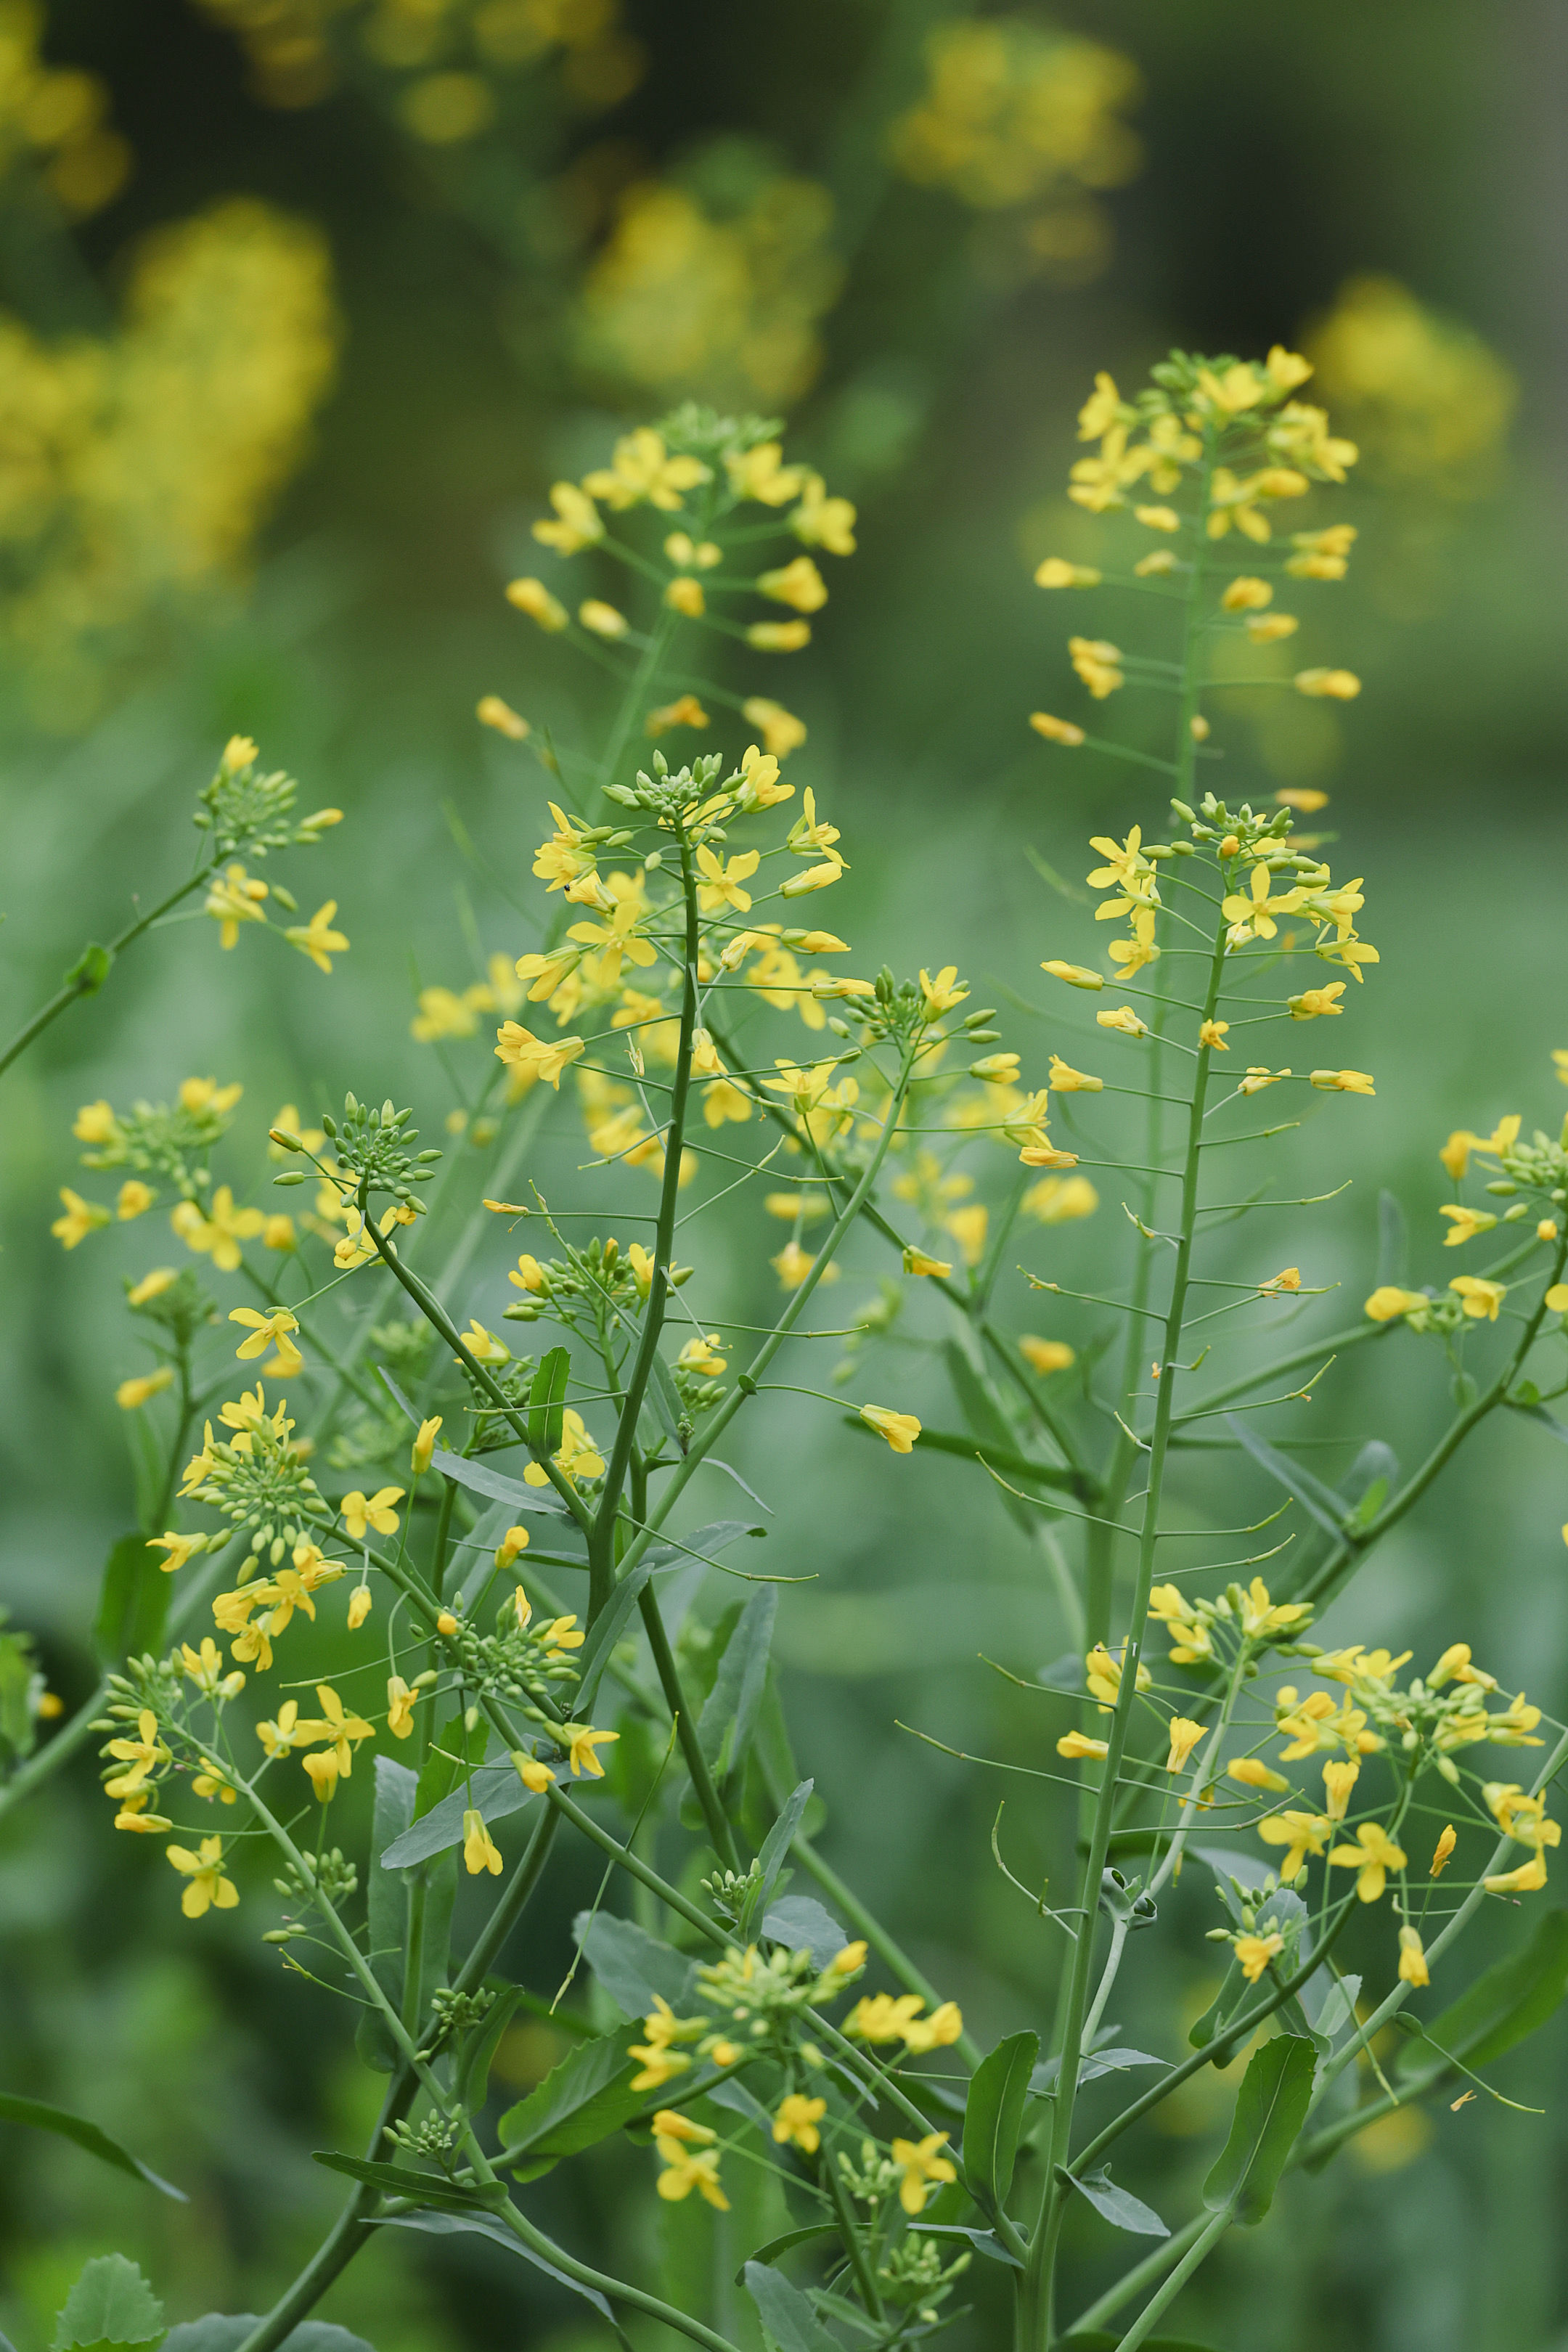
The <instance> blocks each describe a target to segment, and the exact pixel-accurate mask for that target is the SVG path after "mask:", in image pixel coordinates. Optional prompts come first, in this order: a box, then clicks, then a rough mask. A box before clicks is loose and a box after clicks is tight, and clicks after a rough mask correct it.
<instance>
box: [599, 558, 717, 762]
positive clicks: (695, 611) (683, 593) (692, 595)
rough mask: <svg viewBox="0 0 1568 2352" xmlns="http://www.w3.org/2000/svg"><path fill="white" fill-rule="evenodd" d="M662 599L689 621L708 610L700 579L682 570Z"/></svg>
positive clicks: (698, 618)
mask: <svg viewBox="0 0 1568 2352" xmlns="http://www.w3.org/2000/svg"><path fill="white" fill-rule="evenodd" d="M664 601H665V603H666V604H668V606H669V608H670V610H671V612H673V613H681V614H684V615H685V617H686V618H687V620H689V621H699V620H700V619H701V617H702V615H703V614H704V613H705V612H706V611H707V610H708V599H707V597H706V596H705V595H704V594H703V593H702V583H701V582H700V580H693V579H692V578H691V577H690V575H689V573H687V572H679V573H678V574H677V576H676V577H675V579H673V580H672V581H671V582H670V583H669V585H668V587H667V588H666V590H665V592H664ZM606 609H607V608H606ZM648 731H649V732H650V734H651V733H655V732H658V731H659V730H656V729H654V728H652V727H651V726H650V728H649V730H648Z"/></svg>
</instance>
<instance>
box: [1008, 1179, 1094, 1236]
mask: <svg viewBox="0 0 1568 2352" xmlns="http://www.w3.org/2000/svg"><path fill="white" fill-rule="evenodd" d="M1099 1206H1100V1195H1099V1193H1098V1192H1096V1191H1095V1189H1094V1186H1093V1185H1092V1184H1091V1183H1090V1182H1089V1178H1088V1177H1087V1176H1047V1177H1044V1178H1042V1180H1041V1181H1040V1182H1039V1183H1038V1184H1031V1185H1030V1187H1029V1189H1028V1191H1027V1192H1026V1193H1025V1195H1024V1199H1023V1208H1024V1213H1025V1214H1026V1216H1030V1217H1037V1218H1038V1220H1039V1222H1040V1223H1041V1224H1042V1225H1066V1224H1071V1223H1073V1222H1074V1221H1075V1220H1076V1219H1077V1218H1079V1217H1092V1216H1093V1214H1094V1213H1095V1211H1096V1209H1098V1208H1099Z"/></svg>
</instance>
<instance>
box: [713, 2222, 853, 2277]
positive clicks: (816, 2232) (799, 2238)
mask: <svg viewBox="0 0 1568 2352" xmlns="http://www.w3.org/2000/svg"><path fill="white" fill-rule="evenodd" d="M837 2235H838V2224H837V2221H808V2222H807V2223H806V2225H805V2229H804V2230H786V2231H784V2235H783V2237H782V2238H770V2239H769V2240H768V2242H767V2244H766V2245H765V2246H759V2247H758V2248H757V2251H756V2252H755V2253H754V2254H752V2255H750V2256H748V2260H749V2261H751V2262H753V2263H771V2262H772V2261H773V2256H774V2255H775V2254H787V2253H788V2252H789V2251H790V2248H791V2247H792V2246H807V2245H810V2243H811V2242H812V2241H813V2239H815V2238H836V2237H837ZM735 2284H736V2285H737V2286H744V2285H745V2284H746V2265H745V2263H742V2265H741V2267H740V2269H739V2270H738V2271H737V2272H736V2273H735Z"/></svg>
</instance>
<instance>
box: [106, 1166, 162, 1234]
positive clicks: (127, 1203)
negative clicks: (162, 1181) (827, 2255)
mask: <svg viewBox="0 0 1568 2352" xmlns="http://www.w3.org/2000/svg"><path fill="white" fill-rule="evenodd" d="M157 1197H158V1195H157V1194H156V1192H154V1191H153V1187H152V1186H151V1184H143V1183H142V1181H141V1179H140V1178H139V1177H135V1176H132V1177H128V1178H127V1179H126V1181H125V1182H124V1183H123V1184H121V1188H120V1191H119V1192H118V1194H117V1195H116V1197H115V1202H114V1213H115V1215H116V1216H117V1217H118V1218H119V1219H120V1221H121V1223H122V1224H126V1223H130V1221H131V1219H132V1217H140V1216H143V1215H145V1213H146V1212H147V1211H148V1210H149V1209H150V1208H151V1207H152V1205H153V1202H154V1201H155V1200H156V1199H157Z"/></svg>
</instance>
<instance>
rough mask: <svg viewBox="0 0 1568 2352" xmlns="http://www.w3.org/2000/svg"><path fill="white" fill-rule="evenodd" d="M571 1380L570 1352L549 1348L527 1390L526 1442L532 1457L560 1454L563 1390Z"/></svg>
mask: <svg viewBox="0 0 1568 2352" xmlns="http://www.w3.org/2000/svg"><path fill="white" fill-rule="evenodd" d="M571 1379H572V1356H571V1351H570V1350H569V1349H565V1348H552V1349H550V1351H549V1352H548V1354H547V1355H545V1356H544V1357H543V1358H542V1360H541V1363H540V1367H539V1370H537V1371H536V1372H535V1374H534V1375H533V1385H532V1387H531V1389H530V1390H529V1391H528V1442H529V1444H530V1446H531V1448H532V1450H533V1452H534V1454H536V1455H539V1456H541V1457H542V1456H543V1455H544V1454H559V1453H560V1451H561V1435H562V1425H563V1421H564V1418H565V1411H566V1391H567V1387H568V1385H569V1383H570V1381H571Z"/></svg>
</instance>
